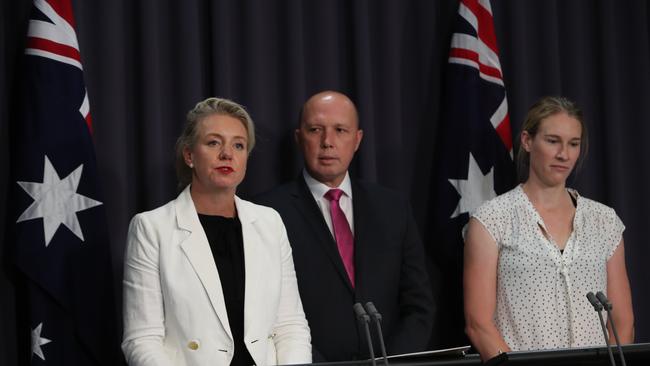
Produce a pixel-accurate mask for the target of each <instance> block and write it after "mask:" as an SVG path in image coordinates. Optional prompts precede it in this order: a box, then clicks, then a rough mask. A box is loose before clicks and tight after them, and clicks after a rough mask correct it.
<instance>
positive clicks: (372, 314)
mask: <svg viewBox="0 0 650 366" xmlns="http://www.w3.org/2000/svg"><path fill="white" fill-rule="evenodd" d="M366 309H367V310H368V313H370V317H371V318H372V320H373V321H374V323H375V325H376V327H377V336H378V337H379V346H380V347H381V355H382V356H383V357H384V366H388V355H386V345H385V344H384V334H383V333H382V331H381V314H379V311H377V308H376V307H375V304H373V303H372V302H370V301H369V302H367V303H366Z"/></svg>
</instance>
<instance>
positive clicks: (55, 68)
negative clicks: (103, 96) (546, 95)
mask: <svg viewBox="0 0 650 366" xmlns="http://www.w3.org/2000/svg"><path fill="white" fill-rule="evenodd" d="M23 68H24V75H23V77H22V78H21V79H20V82H21V86H20V88H21V93H20V99H21V102H20V104H18V107H17V108H19V113H14V115H15V116H16V117H17V118H14V120H13V121H12V124H11V126H10V129H11V134H12V139H11V177H12V182H10V187H11V195H10V200H11V202H12V207H11V209H12V211H10V212H11V213H10V215H9V219H10V220H11V223H12V227H13V230H12V231H11V232H10V236H9V243H8V245H9V246H10V248H11V256H12V258H13V261H14V263H15V266H16V269H17V271H16V272H17V276H16V279H17V283H16V293H17V301H18V304H17V309H18V313H19V314H18V318H17V327H18V328H19V329H18V330H17V334H19V353H20V354H19V362H20V364H21V365H26V364H29V365H116V364H118V362H119V353H118V352H117V351H118V350H119V347H118V346H119V339H118V337H117V326H116V324H117V322H118V319H117V316H116V312H115V307H116V306H115V301H114V296H113V289H112V286H113V279H112V269H111V255H110V247H109V240H108V230H107V226H106V217H105V210H104V204H103V199H102V197H101V195H100V192H99V189H98V186H99V184H98V183H99V182H98V178H97V167H96V161H95V153H94V147H93V140H92V136H91V119H90V113H89V103H88V96H87V93H86V88H85V84H84V80H83V70H82V66H81V58H80V55H79V47H78V44H77V37H76V33H75V29H74V18H73V16H72V6H71V4H70V0H49V1H44V0H36V1H34V7H33V11H32V15H31V18H30V22H29V29H28V36H27V46H26V51H25V57H24V63H23ZM20 335H23V336H24V337H20Z"/></svg>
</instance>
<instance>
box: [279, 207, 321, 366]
mask: <svg viewBox="0 0 650 366" xmlns="http://www.w3.org/2000/svg"><path fill="white" fill-rule="evenodd" d="M275 216H276V219H277V225H276V226H277V227H278V229H279V232H280V240H279V241H280V252H281V258H282V285H281V292H280V302H279V306H278V314H277V318H276V323H275V325H274V331H273V333H274V334H275V335H274V343H275V348H276V354H277V363H278V364H279V365H287V364H299V363H311V361H312V355H311V336H310V332H309V326H308V325H307V320H306V319H305V313H304V311H303V308H302V302H301V300H300V294H299V293H298V282H297V280H296V271H295V269H294V266H293V257H292V255H291V246H290V245H289V239H288V238H287V231H286V229H285V227H284V224H283V223H282V219H281V218H280V215H278V214H277V213H275Z"/></svg>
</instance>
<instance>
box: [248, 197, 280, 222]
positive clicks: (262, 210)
mask: <svg viewBox="0 0 650 366" xmlns="http://www.w3.org/2000/svg"><path fill="white" fill-rule="evenodd" d="M239 204H240V205H242V207H243V208H244V209H245V210H246V211H247V212H254V215H255V216H256V217H257V218H261V219H263V220H270V221H277V220H281V218H280V214H279V213H278V212H277V211H276V210H275V209H273V208H271V207H269V206H265V205H263V204H258V203H254V202H251V201H247V200H244V199H240V200H239Z"/></svg>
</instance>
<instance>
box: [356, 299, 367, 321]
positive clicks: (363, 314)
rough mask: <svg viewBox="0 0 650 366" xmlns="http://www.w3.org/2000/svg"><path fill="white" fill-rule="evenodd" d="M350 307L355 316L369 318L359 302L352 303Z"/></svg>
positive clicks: (362, 318)
mask: <svg viewBox="0 0 650 366" xmlns="http://www.w3.org/2000/svg"><path fill="white" fill-rule="evenodd" d="M352 308H353V309H354V313H355V314H357V318H358V319H359V320H364V321H368V320H369V318H370V317H369V316H368V313H366V310H365V309H364V308H363V305H361V303H359V302H358V303H356V304H354V305H352Z"/></svg>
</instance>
